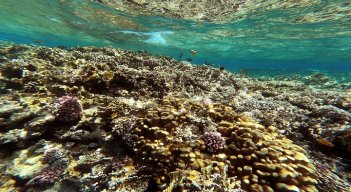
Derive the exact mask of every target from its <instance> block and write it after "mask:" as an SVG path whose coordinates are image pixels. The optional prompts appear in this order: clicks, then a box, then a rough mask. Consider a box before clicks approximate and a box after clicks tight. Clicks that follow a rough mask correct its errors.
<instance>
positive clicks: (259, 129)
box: [130, 98, 317, 191]
mask: <svg viewBox="0 0 351 192" xmlns="http://www.w3.org/2000/svg"><path fill="white" fill-rule="evenodd" d="M192 124H195V125H196V128H195V129H193V133H191V134H194V135H197V134H198V133H199V132H200V133H201V132H204V131H205V130H206V125H207V124H215V125H216V126H217V131H218V132H219V133H220V134H221V135H222V136H223V139H224V140H225V144H224V145H223V148H218V149H216V150H218V151H217V153H216V154H211V153H208V150H206V149H207V148H208V144H206V141H207V139H203V138H201V137H199V138H197V139H196V140H190V141H189V140H185V139H184V135H183V134H179V133H182V131H179V130H182V129H184V128H185V127H187V126H190V125H192ZM219 133H213V132H212V136H213V135H215V136H214V137H216V138H218V136H220V135H219ZM205 134H206V135H208V134H209V133H208V132H205ZM130 138H131V139H132V140H133V147H134V150H135V152H136V153H137V154H138V155H139V157H140V158H141V159H142V160H143V161H145V162H148V163H147V165H148V166H150V167H151V169H152V170H151V173H152V174H153V176H154V179H155V181H156V183H157V184H158V186H159V187H160V189H166V188H167V187H170V186H169V184H172V185H174V186H172V188H173V189H174V190H176V191H181V190H187V191H192V190H200V191H201V190H204V189H206V188H208V187H209V186H208V185H209V184H208V183H201V180H200V179H199V178H201V176H200V175H201V174H202V173H201V172H202V170H203V169H204V168H206V167H208V166H212V167H213V169H212V172H211V175H216V174H222V172H223V170H225V171H224V172H225V174H226V175H227V176H228V178H227V179H230V180H231V181H233V183H230V184H229V185H228V186H232V187H233V188H232V189H235V188H238V187H241V188H242V189H244V190H247V191H317V189H316V187H315V185H316V184H317V180H316V174H315V167H314V166H313V164H312V163H311V162H310V160H309V159H308V158H307V157H306V155H305V151H304V150H303V149H302V148H301V147H299V146H297V145H295V144H293V143H292V141H290V140H289V139H287V138H285V137H284V136H282V135H281V134H279V133H278V132H277V130H276V129H275V128H274V127H272V126H270V127H267V128H266V127H264V126H262V125H260V124H257V123H255V122H254V121H252V120H251V119H249V118H247V117H245V116H239V115H237V114H236V113H235V112H234V111H233V110H232V109H230V108H229V107H226V106H224V105H220V104H213V105H212V104H211V105H208V106H204V105H202V103H198V102H194V101H190V100H184V99H174V98H168V99H164V100H163V103H162V105H161V106H158V108H157V109H150V110H148V111H147V112H146V113H145V114H144V117H143V120H142V121H141V122H140V124H139V126H136V128H135V129H134V130H133V131H132V134H131V136H130ZM210 152H214V151H210ZM174 172H178V173H179V174H181V176H180V177H184V178H182V179H181V180H182V182H181V183H179V182H178V183H173V182H172V173H174ZM202 177H205V176H203V175H202ZM210 185H212V188H213V189H216V188H215V187H216V186H218V185H216V181H215V179H214V180H213V181H212V183H210ZM221 187H222V188H221V190H223V191H227V190H229V189H228V188H225V185H222V186H221ZM217 190H218V188H217Z"/></svg>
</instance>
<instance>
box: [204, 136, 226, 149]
mask: <svg viewBox="0 0 351 192" xmlns="http://www.w3.org/2000/svg"><path fill="white" fill-rule="evenodd" d="M202 138H203V140H204V141H205V145H206V150H207V151H208V152H209V153H217V152H218V151H219V150H220V149H222V148H223V145H224V138H223V137H222V135H221V134H220V133H218V132H205V133H204V134H203V135H202Z"/></svg>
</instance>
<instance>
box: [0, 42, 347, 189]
mask: <svg viewBox="0 0 351 192" xmlns="http://www.w3.org/2000/svg"><path fill="white" fill-rule="evenodd" d="M0 53H1V55H2V56H3V57H1V64H0V98H1V100H0V162H1V163H0V170H2V173H3V174H2V175H1V178H0V191H19V190H28V191H45V190H51V191H87V192H88V191H159V190H164V191H179V190H186V191H211V190H212V191H240V190H244V191H272V190H273V191H317V190H319V191H347V190H348V188H349V187H350V184H349V181H350V178H351V176H350V171H349V169H348V167H349V166H350V158H349V157H350V144H351V142H350V135H351V134H350V129H351V128H350V119H351V115H350V113H351V111H350V109H351V108H350V106H351V103H350V101H351V100H350V94H349V91H348V90H347V87H346V88H345V87H344V88H343V89H340V90H339V91H338V90H331V91H330V90H329V89H319V88H321V87H318V86H317V87H316V84H318V82H316V81H315V79H316V78H315V77H308V78H307V79H308V80H307V79H306V78H300V79H299V80H296V79H290V80H286V79H276V80H264V79H260V80H258V79H254V78H249V77H243V76H242V75H240V74H234V73H230V72H228V71H226V70H223V69H218V68H213V67H210V66H207V65H191V64H189V63H187V62H177V61H175V60H173V59H171V58H167V57H160V56H152V55H149V54H146V53H142V52H140V53H134V52H131V51H124V50H119V49H113V48H108V47H105V48H96V47H78V48H71V49H59V48H46V47H29V46H17V45H8V44H1V48H0ZM313 79H314V80H313ZM326 81H327V80H326ZM322 83H325V81H323V82H322ZM78 98H79V102H78ZM53 106H55V107H53Z"/></svg>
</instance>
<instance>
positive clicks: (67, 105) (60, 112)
mask: <svg viewBox="0 0 351 192" xmlns="http://www.w3.org/2000/svg"><path fill="white" fill-rule="evenodd" d="M55 112H56V116H57V118H58V119H59V120H61V121H64V122H72V121H77V120H78V119H79V118H80V113H81V112H82V106H81V104H80V103H79V100H78V98H77V97H71V96H62V97H60V98H59V99H58V100H57V102H56V103H55Z"/></svg>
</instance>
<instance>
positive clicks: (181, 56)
mask: <svg viewBox="0 0 351 192" xmlns="http://www.w3.org/2000/svg"><path fill="white" fill-rule="evenodd" d="M182 58H183V53H180V54H179V61H181V60H182Z"/></svg>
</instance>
